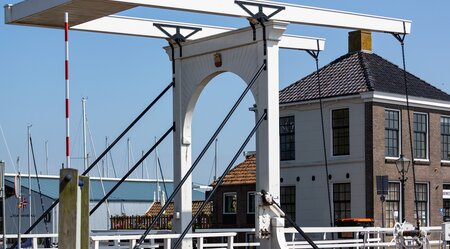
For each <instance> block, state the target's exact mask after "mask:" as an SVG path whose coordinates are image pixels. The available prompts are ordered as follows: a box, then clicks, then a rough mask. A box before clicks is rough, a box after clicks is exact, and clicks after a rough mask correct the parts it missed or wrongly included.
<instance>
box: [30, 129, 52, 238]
mask: <svg viewBox="0 0 450 249" xmlns="http://www.w3.org/2000/svg"><path fill="white" fill-rule="evenodd" d="M30 147H31V156H32V157H33V165H34V172H35V173H36V181H37V185H38V190H39V198H40V200H41V209H42V212H44V211H45V207H44V200H43V199H42V191H41V181H40V180H39V175H38V170H37V166H36V158H35V156H34V147H33V139H31V136H30ZM47 223H48V222H47V221H46V220H44V224H45V231H47V233H48V225H47Z"/></svg>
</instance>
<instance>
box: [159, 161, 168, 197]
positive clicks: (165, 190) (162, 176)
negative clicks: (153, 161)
mask: <svg viewBox="0 0 450 249" xmlns="http://www.w3.org/2000/svg"><path fill="white" fill-rule="evenodd" d="M157 160H158V166H159V172H160V173H161V179H162V181H163V187H164V192H165V194H166V197H167V196H168V195H167V188H166V179H164V174H163V171H162V167H161V161H160V160H159V157H158V158H157Z"/></svg>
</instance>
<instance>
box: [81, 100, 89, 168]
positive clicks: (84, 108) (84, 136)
mask: <svg viewBox="0 0 450 249" xmlns="http://www.w3.org/2000/svg"><path fill="white" fill-rule="evenodd" d="M81 109H82V115H83V165H84V171H86V169H87V167H88V159H87V142H86V141H87V139H86V136H87V135H86V98H84V97H83V98H81Z"/></svg>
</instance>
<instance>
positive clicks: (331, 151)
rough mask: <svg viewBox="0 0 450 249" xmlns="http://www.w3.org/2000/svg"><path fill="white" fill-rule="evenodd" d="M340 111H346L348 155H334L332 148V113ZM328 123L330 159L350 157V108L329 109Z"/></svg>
mask: <svg viewBox="0 0 450 249" xmlns="http://www.w3.org/2000/svg"><path fill="white" fill-rule="evenodd" d="M342 109H348V143H349V144H348V155H336V156H335V155H334V146H333V111H336V110H342ZM329 122H330V128H329V130H330V131H329V132H330V153H331V155H330V156H331V157H334V158H345V157H350V155H351V149H352V148H351V146H352V143H351V142H352V141H351V138H352V134H351V133H352V132H351V129H350V127H351V108H350V106H341V107H335V108H332V109H330V117H329Z"/></svg>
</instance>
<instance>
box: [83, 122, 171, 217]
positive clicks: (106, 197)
mask: <svg viewBox="0 0 450 249" xmlns="http://www.w3.org/2000/svg"><path fill="white" fill-rule="evenodd" d="M174 130H175V124H173V125H172V127H170V128H169V129H168V130H167V131H166V132H165V133H164V135H163V136H162V137H161V138H160V139H159V140H158V141H157V142H156V143H155V144H154V145H153V146H152V147H151V148H150V150H148V151H147V152H146V153H145V154H144V155H143V156H142V158H141V159H140V160H139V161H137V162H136V163H135V164H134V166H133V167H132V168H131V169H130V170H129V171H128V172H127V173H126V174H125V175H124V176H123V177H122V179H120V181H118V182H117V183H116V184H115V185H114V187H112V188H111V190H109V192H108V193H107V194H106V195H105V196H103V198H102V199H101V200H100V201H99V202H98V203H97V204H96V205H95V206H94V207H93V208H92V210H91V211H90V212H89V216H91V215H92V214H93V213H94V212H95V211H96V210H97V209H98V208H99V207H100V206H101V205H102V204H103V202H105V201H106V200H107V199H108V197H109V196H111V194H112V193H113V192H114V191H116V189H117V188H118V187H119V186H120V185H121V184H122V183H123V182H124V181H125V180H126V179H127V178H128V177H129V176H130V175H131V174H132V173H133V172H134V170H135V169H136V168H137V167H139V166H140V165H141V163H142V162H143V161H144V160H145V159H146V158H147V157H148V156H149V155H150V154H151V153H152V152H153V151H154V150H155V149H156V147H158V145H159V144H160V143H161V142H162V141H163V140H164V139H165V138H166V137H167V136H168V135H169V134H170V133H171V132H172V131H174Z"/></svg>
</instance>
